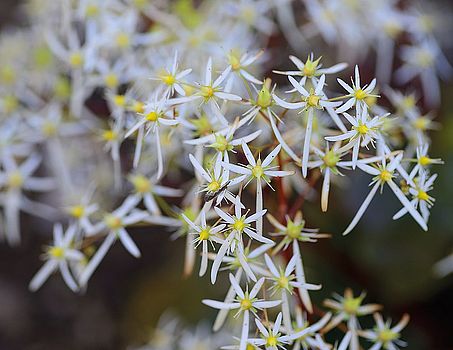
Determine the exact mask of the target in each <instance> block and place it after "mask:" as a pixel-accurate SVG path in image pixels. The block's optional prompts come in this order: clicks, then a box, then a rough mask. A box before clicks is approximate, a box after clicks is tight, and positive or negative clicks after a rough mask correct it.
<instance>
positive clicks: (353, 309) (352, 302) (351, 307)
mask: <svg viewBox="0 0 453 350" xmlns="http://www.w3.org/2000/svg"><path fill="white" fill-rule="evenodd" d="M361 303H362V299H361V298H346V299H344V300H343V309H344V311H345V312H346V313H348V314H349V315H356V314H357V312H358V311H359V307H360V304H361Z"/></svg>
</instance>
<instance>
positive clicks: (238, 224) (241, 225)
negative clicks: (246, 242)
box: [231, 218, 247, 233]
mask: <svg viewBox="0 0 453 350" xmlns="http://www.w3.org/2000/svg"><path fill="white" fill-rule="evenodd" d="M246 226H247V224H246V223H245V222H244V219H242V218H241V219H236V221H235V222H234V223H233V224H232V225H231V227H232V229H233V230H236V231H238V232H239V233H242V231H244V229H245V228H246Z"/></svg>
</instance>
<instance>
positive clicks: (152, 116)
mask: <svg viewBox="0 0 453 350" xmlns="http://www.w3.org/2000/svg"><path fill="white" fill-rule="evenodd" d="M157 119H159V114H158V113H157V112H155V111H152V112H149V113H148V114H147V115H146V120H147V121H149V122H155V121H157Z"/></svg>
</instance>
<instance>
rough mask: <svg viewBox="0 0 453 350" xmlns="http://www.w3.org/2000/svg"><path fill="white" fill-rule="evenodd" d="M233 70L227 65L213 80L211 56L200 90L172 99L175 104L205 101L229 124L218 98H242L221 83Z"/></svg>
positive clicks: (230, 99)
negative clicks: (225, 90)
mask: <svg viewBox="0 0 453 350" xmlns="http://www.w3.org/2000/svg"><path fill="white" fill-rule="evenodd" d="M230 72H231V66H229V67H227V68H226V69H225V70H224V71H223V72H222V73H221V74H220V75H219V77H218V78H217V79H216V80H214V81H212V58H209V60H208V64H207V65H206V71H205V79H204V83H203V84H200V85H199V87H198V91H197V92H196V93H194V94H193V95H192V96H188V97H180V98H175V99H173V100H172V103H173V104H178V103H186V102H189V101H194V100H199V99H201V100H202V101H203V105H208V106H209V108H210V110H209V111H210V112H212V113H213V114H214V115H215V116H216V117H217V118H218V119H219V121H220V122H221V123H223V124H224V125H228V121H227V120H226V119H225V116H224V115H223V114H222V112H221V110H220V106H219V105H218V103H217V101H216V98H217V99H220V100H224V101H240V100H242V98H241V97H240V96H238V95H234V94H230V93H228V92H224V91H223V88H222V86H221V84H222V83H223V81H224V80H225V79H226V78H227V76H228V75H229V74H230Z"/></svg>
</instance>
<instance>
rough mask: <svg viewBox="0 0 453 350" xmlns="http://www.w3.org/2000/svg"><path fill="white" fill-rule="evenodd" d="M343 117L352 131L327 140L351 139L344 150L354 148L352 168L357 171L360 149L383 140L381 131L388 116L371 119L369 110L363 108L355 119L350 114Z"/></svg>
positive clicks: (329, 137)
mask: <svg viewBox="0 0 453 350" xmlns="http://www.w3.org/2000/svg"><path fill="white" fill-rule="evenodd" d="M343 115H344V116H345V117H346V119H347V120H348V121H349V123H351V125H352V128H351V130H350V131H348V132H346V133H344V134H341V135H338V136H326V138H325V139H326V140H328V141H343V140H348V139H349V142H348V144H347V145H346V146H344V147H342V150H347V149H349V148H352V168H353V169H355V167H356V165H357V160H358V158H359V150H360V147H367V146H368V145H369V144H370V143H371V144H372V145H373V146H374V142H375V141H376V140H378V139H379V138H381V133H380V129H381V127H382V126H383V124H384V121H385V118H386V117H387V115H388V114H387V115H383V116H375V117H374V118H371V119H369V115H368V110H367V109H366V108H363V109H361V112H360V114H359V113H357V115H356V117H355V118H354V117H352V116H350V115H349V114H348V113H343Z"/></svg>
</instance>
